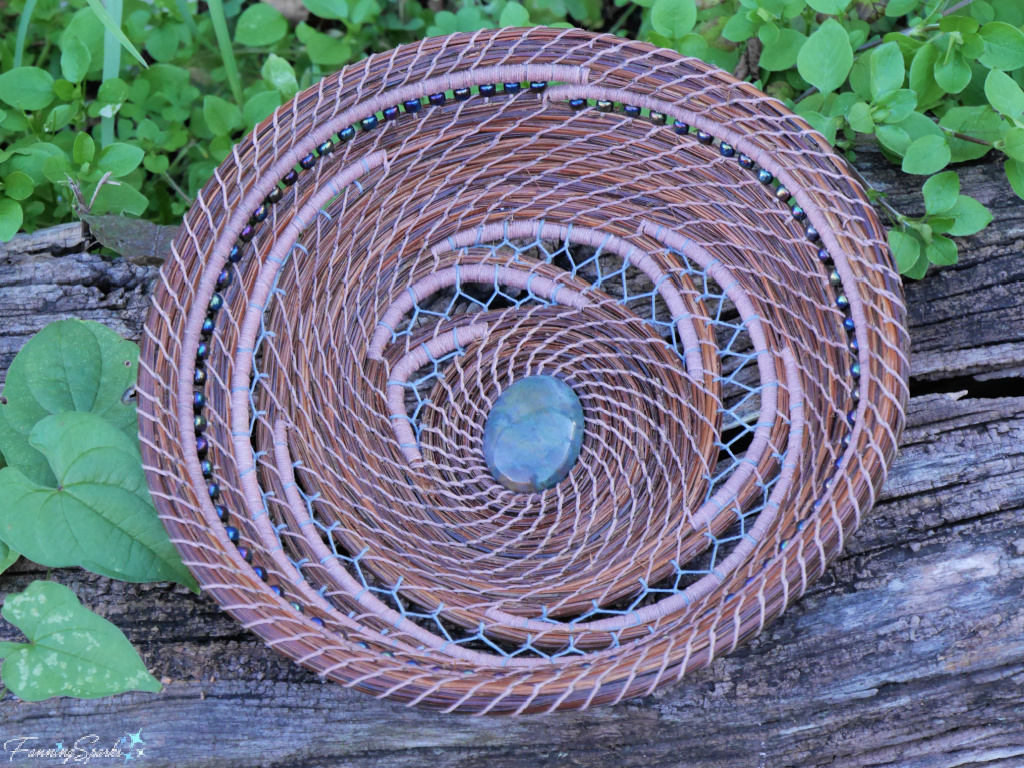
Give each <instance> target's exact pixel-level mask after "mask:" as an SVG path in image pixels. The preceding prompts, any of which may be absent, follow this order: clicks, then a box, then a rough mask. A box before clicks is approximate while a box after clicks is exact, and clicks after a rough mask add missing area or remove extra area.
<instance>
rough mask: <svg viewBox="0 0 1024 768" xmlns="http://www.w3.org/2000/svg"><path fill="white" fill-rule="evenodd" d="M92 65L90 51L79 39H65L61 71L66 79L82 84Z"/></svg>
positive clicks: (61, 57) (61, 54)
mask: <svg viewBox="0 0 1024 768" xmlns="http://www.w3.org/2000/svg"><path fill="white" fill-rule="evenodd" d="M91 64H92V56H91V55H90V54H89V49H88V48H87V47H86V45H85V43H83V42H82V41H81V40H80V39H79V38H78V37H74V36H71V37H65V38H64V45H63V48H62V50H61V53H60V71H61V72H62V73H63V74H64V79H65V80H69V81H71V82H72V83H80V82H82V80H84V79H85V76H86V74H87V73H88V72H89V66H90V65H91Z"/></svg>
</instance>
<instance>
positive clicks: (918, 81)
mask: <svg viewBox="0 0 1024 768" xmlns="http://www.w3.org/2000/svg"><path fill="white" fill-rule="evenodd" d="M938 60H939V49H938V48H936V47H935V46H934V45H932V44H930V43H929V44H927V45H923V46H921V48H919V49H918V51H917V53H916V54H914V60H913V61H912V62H911V63H910V82H909V84H910V90H912V91H913V92H914V93H916V94H917V101H918V103H919V104H922V105H929V104H933V103H935V102H936V101H938V100H939V99H941V98H942V97H943V96H944V95H945V94H946V92H945V91H944V90H942V88H941V87H939V85H938V83H936V82H935V64H936V62H938Z"/></svg>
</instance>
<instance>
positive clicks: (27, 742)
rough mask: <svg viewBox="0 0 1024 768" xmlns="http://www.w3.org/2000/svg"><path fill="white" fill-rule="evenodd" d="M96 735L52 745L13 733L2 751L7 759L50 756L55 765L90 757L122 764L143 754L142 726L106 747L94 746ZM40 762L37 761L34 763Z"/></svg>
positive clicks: (86, 760) (33, 737)
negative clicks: (68, 743)
mask: <svg viewBox="0 0 1024 768" xmlns="http://www.w3.org/2000/svg"><path fill="white" fill-rule="evenodd" d="M99 740H100V737H99V736H97V735H96V734H95V733H90V734H87V735H85V736H82V737H81V738H79V739H77V740H76V741H75V743H74V744H71V745H70V746H65V745H64V742H57V744H55V745H54V746H52V747H44V746H42V745H41V744H40V743H39V742H40V741H41V739H40V738H39V737H38V736H15V737H13V738H10V739H7V740H6V741H5V742H4V745H3V746H4V753H5V754H7V755H8V761H9V762H12V763H13V762H14V761H15V760H39V759H49V760H53V761H54V763H55V764H57V765H69V764H75V765H85V764H86V763H89V762H91V761H93V760H96V761H110V760H116V761H118V762H119V763H121V764H122V765H123V764H124V763H127V762H129V761H130V760H143V759H145V757H146V742H145V741H143V739H142V729H141V728H140V729H139V730H138V731H136V732H135V733H126V734H125V735H124V736H122V737H121V738H120V739H118V740H117V742H116V743H115V744H114V746H112V747H108V748H106V749H104V748H102V747H99V746H97V744H98V743H99ZM35 764H36V765H40V763H35Z"/></svg>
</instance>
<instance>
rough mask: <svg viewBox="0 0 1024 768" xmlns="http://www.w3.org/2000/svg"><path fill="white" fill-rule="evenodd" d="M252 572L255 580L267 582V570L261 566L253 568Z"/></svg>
mask: <svg viewBox="0 0 1024 768" xmlns="http://www.w3.org/2000/svg"><path fill="white" fill-rule="evenodd" d="M252 572H253V573H255V574H256V578H257V579H259V580H260V581H266V580H267V569H266V568H264V567H263V566H262V565H256V566H253V569H252Z"/></svg>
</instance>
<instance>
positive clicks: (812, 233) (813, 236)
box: [804, 225, 821, 243]
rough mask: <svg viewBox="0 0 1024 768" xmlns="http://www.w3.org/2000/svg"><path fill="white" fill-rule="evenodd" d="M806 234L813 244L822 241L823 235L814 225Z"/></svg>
mask: <svg viewBox="0 0 1024 768" xmlns="http://www.w3.org/2000/svg"><path fill="white" fill-rule="evenodd" d="M804 234H806V235H807V239H808V240H810V241H811V242H812V243H816V242H818V241H819V240H821V233H819V232H818V230H817V229H815V227H814V226H813V225H812V226H810V227H808V228H807V231H806V232H805V233H804Z"/></svg>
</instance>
